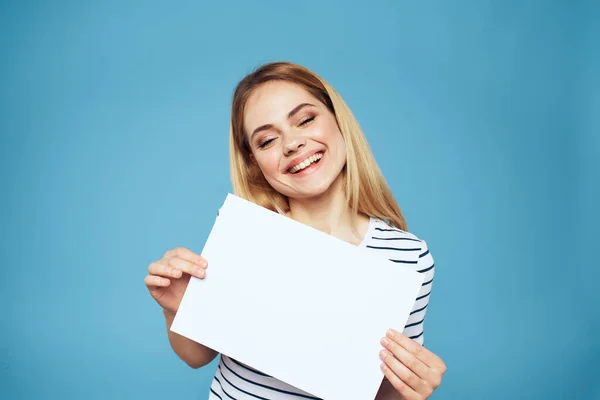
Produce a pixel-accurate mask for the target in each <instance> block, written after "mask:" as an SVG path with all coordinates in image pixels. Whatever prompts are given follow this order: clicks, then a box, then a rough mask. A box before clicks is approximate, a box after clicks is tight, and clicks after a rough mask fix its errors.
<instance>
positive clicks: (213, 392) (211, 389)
mask: <svg viewBox="0 0 600 400" xmlns="http://www.w3.org/2000/svg"><path fill="white" fill-rule="evenodd" d="M219 385H220V383H219ZM221 389H223V386H221ZM210 391H211V392H212V394H214V395H215V396H217V397H218V398H219V399H221V400H223V398H222V397H221V396H219V393H217V392H215V391H214V390H213V388H210Z"/></svg>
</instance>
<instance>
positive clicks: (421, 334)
mask: <svg viewBox="0 0 600 400" xmlns="http://www.w3.org/2000/svg"><path fill="white" fill-rule="evenodd" d="M421 336H423V331H421V333H419V334H418V335H416V336H411V337H410V338H409V339H418V338H420V337H421Z"/></svg>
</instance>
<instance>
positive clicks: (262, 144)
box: [258, 138, 275, 149]
mask: <svg viewBox="0 0 600 400" xmlns="http://www.w3.org/2000/svg"><path fill="white" fill-rule="evenodd" d="M273 140H275V138H271V139H267V140H265V141H264V142H262V143H261V144H259V145H258V148H259V149H264V148H265V147H267V146H268V145H269V143H271V142H272V141H273Z"/></svg>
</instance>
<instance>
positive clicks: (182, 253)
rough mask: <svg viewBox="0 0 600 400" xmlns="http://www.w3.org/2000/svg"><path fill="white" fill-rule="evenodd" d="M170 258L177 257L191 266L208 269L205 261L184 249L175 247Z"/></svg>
mask: <svg viewBox="0 0 600 400" xmlns="http://www.w3.org/2000/svg"><path fill="white" fill-rule="evenodd" d="M171 257H179V258H181V259H184V260H186V261H189V262H191V263H193V264H197V265H198V266H200V267H202V268H206V267H208V261H206V259H205V258H204V257H202V256H201V255H199V254H196V253H194V252H193V251H191V250H190V249H186V248H185V247H177V248H176V249H173V250H172V253H171Z"/></svg>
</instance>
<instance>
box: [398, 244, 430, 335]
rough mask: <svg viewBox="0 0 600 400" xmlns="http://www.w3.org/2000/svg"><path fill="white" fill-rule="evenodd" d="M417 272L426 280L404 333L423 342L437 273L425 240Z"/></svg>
mask: <svg viewBox="0 0 600 400" xmlns="http://www.w3.org/2000/svg"><path fill="white" fill-rule="evenodd" d="M417 272H419V273H421V274H423V275H424V280H423V284H422V285H421V289H420V290H419V294H418V295H417V298H416V300H415V304H414V306H413V309H412V311H411V313H410V315H409V317H408V321H407V322H406V326H405V327H404V331H403V332H402V333H403V334H404V335H406V336H408V337H409V338H411V339H413V340H415V341H416V342H417V343H420V344H423V343H424V339H425V337H424V336H425V335H424V334H425V329H424V325H425V314H426V313H427V306H428V304H429V298H430V297H431V288H432V286H433V277H434V274H435V264H434V261H433V256H432V255H431V253H430V251H429V247H428V246H427V242H425V241H424V240H421V251H420V253H419V259H418V260H417Z"/></svg>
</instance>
